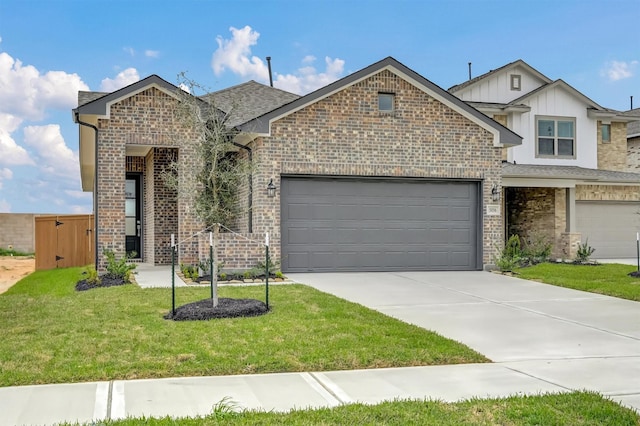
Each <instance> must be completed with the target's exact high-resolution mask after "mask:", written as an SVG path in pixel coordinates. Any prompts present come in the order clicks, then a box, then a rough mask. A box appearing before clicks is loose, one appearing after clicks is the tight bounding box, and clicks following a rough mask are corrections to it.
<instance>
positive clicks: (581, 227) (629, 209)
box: [576, 201, 640, 259]
mask: <svg viewBox="0 0 640 426" xmlns="http://www.w3.org/2000/svg"><path fill="white" fill-rule="evenodd" d="M576 230H577V231H578V232H580V233H581V234H582V242H583V243H584V242H585V241H587V239H588V242H589V245H590V246H591V247H593V248H595V249H596V251H595V252H594V253H593V257H594V258H601V259H612V258H629V257H635V256H636V232H638V231H639V230H640V203H638V202H611V201H576Z"/></svg>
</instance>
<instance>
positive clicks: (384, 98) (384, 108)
mask: <svg viewBox="0 0 640 426" xmlns="http://www.w3.org/2000/svg"><path fill="white" fill-rule="evenodd" d="M393 98H394V95H393V93H378V109H379V110H380V111H381V112H393Z"/></svg>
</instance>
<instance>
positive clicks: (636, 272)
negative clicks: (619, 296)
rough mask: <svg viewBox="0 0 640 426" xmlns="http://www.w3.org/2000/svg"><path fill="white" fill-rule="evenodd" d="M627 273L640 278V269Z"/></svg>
mask: <svg viewBox="0 0 640 426" xmlns="http://www.w3.org/2000/svg"><path fill="white" fill-rule="evenodd" d="M627 275H629V276H630V277H634V278H640V271H633V272H629V273H628V274H627Z"/></svg>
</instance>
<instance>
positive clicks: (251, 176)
mask: <svg viewBox="0 0 640 426" xmlns="http://www.w3.org/2000/svg"><path fill="white" fill-rule="evenodd" d="M231 143H232V144H233V145H234V146H237V147H238V148H242V149H246V150H247V153H248V155H249V164H250V165H253V152H252V151H251V148H249V147H248V146H244V145H240V144H239V143H237V142H235V141H233V140H232V141H231ZM248 202H249V233H250V234H252V233H253V173H251V172H250V173H249V200H248Z"/></svg>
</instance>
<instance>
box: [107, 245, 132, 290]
mask: <svg viewBox="0 0 640 426" xmlns="http://www.w3.org/2000/svg"><path fill="white" fill-rule="evenodd" d="M103 253H104V255H105V257H106V258H107V273H108V274H109V275H111V276H112V277H114V278H120V279H121V280H123V281H124V282H126V283H128V282H131V281H130V279H131V271H133V270H134V269H136V265H135V264H134V263H127V261H128V260H129V259H131V258H133V257H135V256H136V252H130V253H127V254H126V255H125V256H124V257H122V258H121V259H120V260H116V255H115V254H114V253H113V251H112V250H108V249H105V250H104V252H103Z"/></svg>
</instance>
